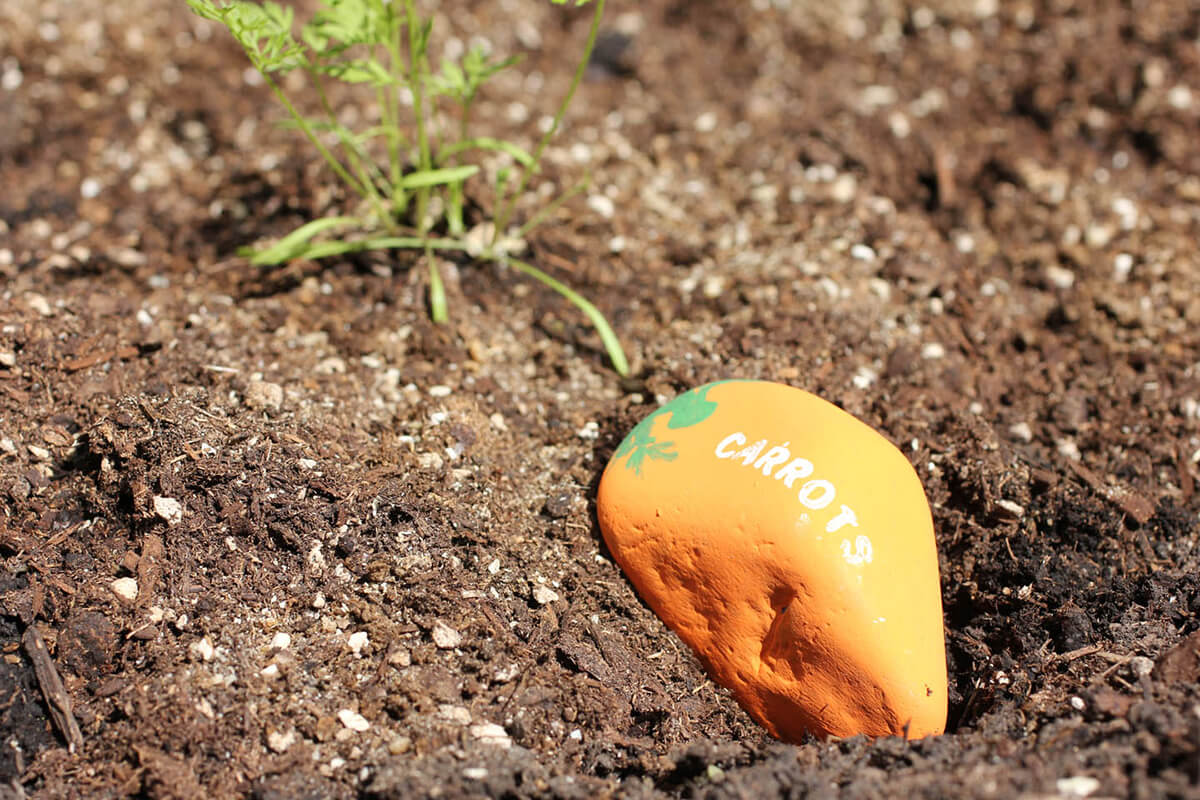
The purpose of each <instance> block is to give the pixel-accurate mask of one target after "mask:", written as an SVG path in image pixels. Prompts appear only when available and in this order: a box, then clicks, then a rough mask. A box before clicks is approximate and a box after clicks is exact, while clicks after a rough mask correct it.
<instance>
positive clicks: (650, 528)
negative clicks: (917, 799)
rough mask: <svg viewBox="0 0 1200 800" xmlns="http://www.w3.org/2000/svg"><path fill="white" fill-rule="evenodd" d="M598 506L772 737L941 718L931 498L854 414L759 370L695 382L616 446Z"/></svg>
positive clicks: (921, 727) (616, 539) (656, 599)
mask: <svg viewBox="0 0 1200 800" xmlns="http://www.w3.org/2000/svg"><path fill="white" fill-rule="evenodd" d="M597 515H598V517H599V521H600V528H601V530H602V532H603V534H604V539H605V542H606V543H607V544H608V547H609V550H610V551H611V552H612V555H613V557H614V558H615V559H616V560H617V563H618V564H620V566H621V568H622V569H623V570H624V571H625V574H626V575H627V576H628V577H629V579H630V581H632V583H633V585H634V586H635V587H636V588H637V591H638V593H639V594H640V595H641V596H642V598H643V599H644V600H645V601H646V602H647V603H648V604H649V606H650V608H651V609H653V610H654V612H655V613H656V614H658V616H659V617H660V618H661V619H662V620H663V621H664V622H666V623H667V625H669V626H670V627H671V629H672V630H674V631H675V632H676V633H677V634H678V635H679V636H680V638H682V639H683V641H685V642H686V643H687V644H688V645H689V646H690V647H691V648H692V649H693V650H694V651H695V652H696V655H697V656H698V657H699V658H700V660H701V662H702V663H703V664H704V666H705V668H706V669H707V670H708V672H709V674H710V675H711V676H712V677H713V678H714V679H715V680H716V681H717V682H718V683H720V684H722V685H723V686H726V687H727V688H728V689H729V690H730V691H731V692H732V693H733V695H734V697H735V698H736V699H737V700H738V702H739V703H740V704H741V705H742V707H743V708H745V709H746V711H748V712H749V713H750V715H751V716H752V717H754V719H756V720H757V721H758V722H760V723H761V724H762V725H763V726H764V727H766V728H767V730H769V731H770V732H771V733H772V734H773V735H775V736H777V737H779V738H781V739H784V740H787V741H800V740H801V739H803V737H804V736H805V734H812V735H814V736H818V737H826V736H853V735H856V734H860V733H861V734H867V735H868V736H888V735H898V736H906V737H908V738H912V739H917V738H922V737H925V736H929V735H933V734H939V733H941V732H942V731H943V730H944V728H945V724H946V700H947V686H946V656H945V642H944V638H943V632H942V602H941V592H940V586H939V580H938V560H937V546H936V543H935V541H934V535H933V520H932V517H931V516H930V512H929V504H928V502H927V501H926V499H925V493H924V491H923V489H922V487H921V482H920V480H919V479H918V477H917V475H916V473H915V472H914V471H913V468H912V466H911V465H910V464H909V463H908V460H907V459H906V458H905V457H904V455H903V454H902V453H901V452H900V451H899V450H897V449H896V448H895V447H894V446H893V445H892V444H890V443H889V442H888V441H887V440H886V439H884V438H883V436H881V435H880V434H878V433H876V432H875V431H874V430H872V429H871V428H870V427H868V426H867V425H866V424H864V423H862V422H860V421H859V420H857V419H855V418H854V417H853V416H851V415H850V414H848V413H846V412H845V411H842V410H841V409H839V408H837V407H836V406H834V405H832V404H831V403H828V402H826V401H824V400H822V399H820V398H819V397H816V396H814V395H812V394H809V393H807V392H804V391H801V390H800V389H795V388H792V387H790V386H785V385H783V384H778V383H770V382H766V381H723V382H719V383H710V384H708V385H706V386H701V387H699V388H697V389H693V390H692V391H689V392H687V393H685V394H682V395H680V396H679V397H677V398H676V399H675V400H673V401H671V402H670V403H667V404H666V405H664V406H663V407H662V408H660V409H658V410H657V411H655V412H654V413H653V414H651V415H650V416H648V417H647V418H646V419H644V420H643V421H642V422H641V423H640V424H638V425H637V427H635V428H634V429H633V431H632V432H631V433H630V434H629V436H628V437H626V439H625V441H624V442H622V443H621V446H620V447H619V448H618V449H617V452H616V453H615V454H614V455H613V457H612V460H611V461H610V462H609V464H608V466H607V468H606V469H605V471H604V475H603V477H602V478H601V480H600V486H599V490H598V497H597Z"/></svg>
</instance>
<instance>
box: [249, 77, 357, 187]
mask: <svg viewBox="0 0 1200 800" xmlns="http://www.w3.org/2000/svg"><path fill="white" fill-rule="evenodd" d="M259 73H260V74H261V75H262V76H263V80H265V81H266V82H267V86H270V87H271V91H272V92H274V93H275V96H276V97H277V98H279V102H281V103H283V107H284V108H286V109H287V110H288V113H289V114H291V115H292V119H294V120H295V121H296V125H297V126H298V127H299V128H300V130H301V131H302V132H303V133H304V136H305V138H307V139H308V141H309V142H311V143H312V145H313V147H315V148H317V152H319V153H320V154H321V156H322V157H323V158H324V159H325V161H326V163H328V164H329V166H330V168H332V169H333V171H334V172H336V173H337V176H338V177H339V178H341V179H342V180H343V181H345V183H346V185H347V186H349V187H350V188H351V189H353V190H354V192H355V193H357V194H358V196H359V197H362V198H364V199H366V197H367V190H366V189H365V188H364V187H363V186H362V185H361V184H360V183H359V182H358V181H357V180H356V179H355V178H354V176H353V175H351V174H350V173H349V172H347V171H346V168H345V167H344V166H343V165H342V162H341V161H339V160H338V159H337V157H335V156H334V155H333V153H331V152H329V148H327V147H326V146H325V145H324V144H322V143H321V140H320V139H319V138H318V137H317V135H316V133H315V132H314V131H313V129H312V126H311V125H309V124H308V120H307V119H305V118H304V117H303V116H301V114H300V112H299V111H297V110H296V107H295V106H294V105H292V102H291V101H290V100H288V98H287V95H285V94H284V93H283V90H282V89H280V88H279V84H277V83H276V82H275V81H274V80H272V78H271V75H270V73H268V72H266V71H264V70H261V69H260V70H259Z"/></svg>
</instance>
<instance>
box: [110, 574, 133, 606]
mask: <svg viewBox="0 0 1200 800" xmlns="http://www.w3.org/2000/svg"><path fill="white" fill-rule="evenodd" d="M108 586H109V588H110V589H112V593H113V594H115V595H116V596H117V597H119V598H120V599H121V600H123V601H125V602H126V603H132V602H133V601H135V600H137V595H138V582H137V581H136V580H135V579H133V578H117V579H116V580H115V581H113V582H112V583H110V584H109V585H108Z"/></svg>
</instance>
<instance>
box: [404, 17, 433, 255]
mask: <svg viewBox="0 0 1200 800" xmlns="http://www.w3.org/2000/svg"><path fill="white" fill-rule="evenodd" d="M404 9H405V12H406V14H407V17H408V85H409V91H411V92H412V96H413V122H414V124H415V125H416V128H417V149H418V151H419V153H420V156H419V158H420V168H421V170H423V171H424V170H429V169H432V166H433V158H432V156H431V155H430V150H429V130H428V124H429V123H428V120H426V119H425V71H424V68H425V62H426V61H427V60H428V53H426V52H425V47H424V45H423V44H422V42H421V26H420V19H419V17H418V16H417V7H416V3H415V2H413V0H405V2H404ZM428 211H429V187H427V186H422V187H420V188H418V189H417V230H418V231H419V232H420V233H422V234H424V233H425V231H426V230H428V228H429V224H428V220H427V219H426V215H427V214H428Z"/></svg>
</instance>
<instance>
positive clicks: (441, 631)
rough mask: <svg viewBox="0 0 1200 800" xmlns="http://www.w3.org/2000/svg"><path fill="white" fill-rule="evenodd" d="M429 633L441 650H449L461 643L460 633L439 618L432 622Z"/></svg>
mask: <svg viewBox="0 0 1200 800" xmlns="http://www.w3.org/2000/svg"><path fill="white" fill-rule="evenodd" d="M431 635H432V636H433V643H434V644H435V645H437V646H438V647H440V648H441V649H443V650H450V649H451V648H454V647H458V646H459V645H460V644H462V638H463V637H462V634H461V633H459V632H458V631H456V630H454V628H451V627H450V626H449V625H447V624H446V623H444V622H442V621H441V620H438V621H437V622H435V623H433V630H432V631H431Z"/></svg>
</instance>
